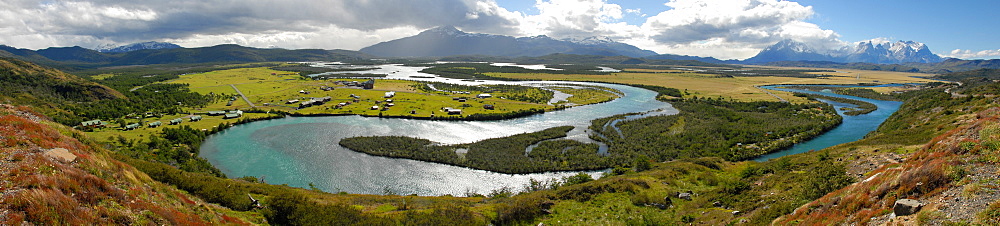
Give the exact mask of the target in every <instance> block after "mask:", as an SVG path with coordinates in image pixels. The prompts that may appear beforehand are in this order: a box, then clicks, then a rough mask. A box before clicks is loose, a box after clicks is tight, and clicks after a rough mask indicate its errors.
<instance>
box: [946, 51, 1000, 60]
mask: <svg viewBox="0 0 1000 226" xmlns="http://www.w3.org/2000/svg"><path fill="white" fill-rule="evenodd" d="M942 56H943V57H953V58H959V59H997V58H1000V49H997V50H991V49H990V50H982V51H972V50H967V49H956V50H952V51H951V52H949V53H948V54H942Z"/></svg>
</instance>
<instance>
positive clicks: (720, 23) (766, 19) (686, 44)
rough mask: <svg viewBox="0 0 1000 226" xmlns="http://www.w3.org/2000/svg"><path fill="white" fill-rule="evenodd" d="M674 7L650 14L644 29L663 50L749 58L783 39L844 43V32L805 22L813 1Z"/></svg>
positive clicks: (745, 0)
mask: <svg viewBox="0 0 1000 226" xmlns="http://www.w3.org/2000/svg"><path fill="white" fill-rule="evenodd" d="M665 5H666V6H668V7H670V8H671V9H669V10H667V11H663V12H660V13H658V14H656V15H654V16H651V17H649V18H648V19H647V21H646V23H644V24H643V25H642V30H643V31H645V32H647V35H648V37H650V38H651V39H652V41H653V46H649V47H650V48H653V49H654V50H657V51H660V52H677V53H682V54H690V55H706V54H704V53H703V52H702V51H705V50H708V49H728V48H731V47H737V48H736V49H734V50H733V51H730V52H728V53H727V52H719V53H717V54H712V55H713V56H716V57H720V58H747V57H750V56H753V55H754V54H756V51H759V50H760V49H762V48H763V47H765V46H767V45H771V44H774V43H776V42H778V41H780V40H783V39H792V40H796V41H800V42H805V43H807V44H811V45H814V46H819V47H821V48H834V47H836V46H842V45H843V43H842V42H841V41H839V39H838V38H839V35H837V34H836V33H835V32H833V31H831V30H824V29H821V28H820V27H819V26H817V25H815V24H812V23H808V22H805V20H806V19H808V18H809V17H811V16H812V15H813V14H814V12H813V10H812V7H810V6H802V5H800V4H798V3H796V2H789V1H777V0H725V1H719V0H671V1H669V2H667V3H666V4H665Z"/></svg>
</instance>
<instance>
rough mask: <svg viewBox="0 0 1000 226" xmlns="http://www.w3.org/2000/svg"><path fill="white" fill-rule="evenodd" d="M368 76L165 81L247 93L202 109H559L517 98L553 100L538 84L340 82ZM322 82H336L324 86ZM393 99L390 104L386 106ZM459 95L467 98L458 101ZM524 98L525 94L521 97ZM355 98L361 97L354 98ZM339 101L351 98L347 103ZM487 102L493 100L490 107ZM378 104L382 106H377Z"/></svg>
mask: <svg viewBox="0 0 1000 226" xmlns="http://www.w3.org/2000/svg"><path fill="white" fill-rule="evenodd" d="M365 80H366V79H363V78H356V79H329V80H326V79H321V80H312V79H308V78H306V77H303V76H300V75H299V74H298V73H295V72H287V71H278V70H274V69H271V68H267V67H257V68H237V69H228V70H218V71H211V72H206V73H197V74H185V75H180V78H178V79H174V80H170V81H167V83H176V84H188V85H189V88H190V89H191V91H193V92H197V93H199V94H202V95H208V94H214V95H218V96H222V97H237V95H238V94H237V91H236V89H239V91H241V92H242V93H243V94H244V95H246V96H247V98H248V99H249V101H250V102H252V103H253V104H254V106H251V105H250V103H247V102H246V101H243V100H242V98H238V97H237V98H236V100H235V101H232V102H231V104H230V100H232V99H230V98H221V99H217V100H216V101H214V102H213V103H210V104H209V105H208V106H206V107H205V108H202V109H194V110H198V111H212V110H230V109H248V108H252V107H253V108H257V109H260V110H263V111H268V110H277V111H284V112H290V113H293V114H301V115H325V114H331V115H336V114H357V115H366V116H405V117H432V116H437V117H440V116H443V115H447V113H446V112H444V111H443V109H445V108H454V109H462V114H461V115H466V116H467V115H475V114H480V115H491V114H498V115H503V114H509V113H515V112H527V111H532V112H536V111H547V110H554V109H556V108H557V106H555V105H549V104H546V103H544V102H540V103H539V102H535V103H533V102H528V101H518V100H514V99H518V98H517V97H521V96H525V95H528V96H535V97H534V98H531V99H546V100H547V99H551V94H548V96H544V94H542V92H538V91H534V90H538V89H539V88H532V89H520V90H501V91H499V92H491V94H492V95H493V97H490V98H476V96H477V94H479V93H476V92H470V93H450V92H435V91H430V90H426V89H421V86H425V85H424V83H421V82H415V81H405V80H390V79H376V80H375V85H374V88H373V89H361V88H360V87H355V86H345V85H341V83H338V82H353V81H359V82H364V81H365ZM234 87H235V89H234ZM323 87H332V88H333V89H332V90H324V89H322V88H323ZM390 91H391V92H395V96H394V97H391V98H385V97H384V95H385V93H386V92H390ZM560 91H562V92H565V93H570V94H574V95H580V97H577V98H572V99H570V100H569V101H568V102H567V103H568V104H573V105H585V104H592V103H598V102H604V101H608V100H611V99H614V98H615V97H616V94H614V93H613V92H611V91H607V90H598V91H595V90H593V89H568V88H562V89H560ZM539 95H543V96H539ZM327 96H329V97H331V100H330V101H329V102H327V103H326V104H323V105H319V106H312V107H306V108H301V109H299V106H298V103H288V102H289V100H300V101H306V100H309V98H319V97H327ZM389 99H391V100H392V106H391V107H388V109H385V108H386V106H387V105H388V103H387V102H386V100H389ZM456 99H464V101H459V100H456ZM522 99H523V98H522ZM355 100H357V101H356V102H355ZM339 103H350V104H348V105H346V106H340V107H338V106H337V105H338V104H339ZM485 105H493V106H494V108H493V109H486V108H485ZM373 106H377V107H378V109H373Z"/></svg>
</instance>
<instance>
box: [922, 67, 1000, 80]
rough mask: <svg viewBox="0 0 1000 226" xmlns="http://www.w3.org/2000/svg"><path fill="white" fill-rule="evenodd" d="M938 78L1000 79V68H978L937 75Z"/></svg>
mask: <svg viewBox="0 0 1000 226" xmlns="http://www.w3.org/2000/svg"><path fill="white" fill-rule="evenodd" d="M935 77H936V78H938V79H944V80H949V81H962V80H966V79H970V78H971V79H986V80H998V79H1000V69H977V70H971V71H963V72H953V73H947V74H941V75H938V76H935Z"/></svg>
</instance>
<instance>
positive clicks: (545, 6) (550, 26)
mask: <svg viewBox="0 0 1000 226" xmlns="http://www.w3.org/2000/svg"><path fill="white" fill-rule="evenodd" d="M535 7H536V8H538V11H539V14H538V15H528V16H525V17H523V18H522V19H521V26H520V28H521V31H522V32H523V33H524V34H525V35H532V36H533V35H548V36H551V37H554V38H581V37H590V36H607V37H611V38H615V39H628V38H631V37H634V36H635V35H637V34H638V33H639V32H638V31H639V27H637V26H633V25H628V24H626V23H624V22H620V20H621V19H622V17H623V16H624V15H623V13H622V7H621V6H620V5H617V4H608V3H607V2H605V1H604V0H548V1H546V0H537V1H536V3H535Z"/></svg>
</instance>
